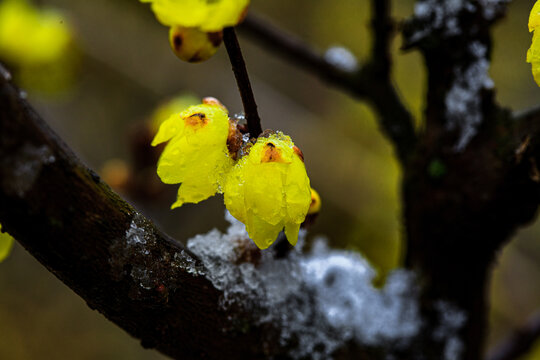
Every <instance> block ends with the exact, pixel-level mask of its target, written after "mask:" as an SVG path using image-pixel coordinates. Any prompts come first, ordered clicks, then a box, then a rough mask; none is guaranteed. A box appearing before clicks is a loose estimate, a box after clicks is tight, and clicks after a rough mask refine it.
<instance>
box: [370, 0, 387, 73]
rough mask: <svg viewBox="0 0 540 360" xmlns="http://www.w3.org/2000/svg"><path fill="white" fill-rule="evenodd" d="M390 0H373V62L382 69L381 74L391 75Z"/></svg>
mask: <svg viewBox="0 0 540 360" xmlns="http://www.w3.org/2000/svg"><path fill="white" fill-rule="evenodd" d="M390 5H391V3H390V0H372V1H371V10H372V12H373V15H372V19H373V20H372V27H373V51H372V52H373V54H372V57H373V63H374V64H377V66H378V67H379V68H380V69H381V74H385V75H386V76H387V77H389V76H390V67H391V55H390V38H391V35H392V20H391V19H390Z"/></svg>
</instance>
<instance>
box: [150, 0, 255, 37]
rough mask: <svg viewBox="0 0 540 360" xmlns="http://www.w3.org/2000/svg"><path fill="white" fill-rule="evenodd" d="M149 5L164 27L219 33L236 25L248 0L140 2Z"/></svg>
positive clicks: (151, 0) (157, 0) (159, 0)
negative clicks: (180, 27)
mask: <svg viewBox="0 0 540 360" xmlns="http://www.w3.org/2000/svg"><path fill="white" fill-rule="evenodd" d="M140 1H141V2H145V3H151V4H152V10H153V11H154V14H155V15H156V17H157V19H158V21H159V22H160V23H162V24H163V25H166V26H176V25H181V26H184V27H193V28H198V29H199V30H201V31H204V32H215V31H221V30H223V28H224V27H227V26H234V25H237V24H238V23H239V22H240V21H241V20H242V17H243V16H244V13H245V11H246V9H247V7H248V5H249V1H250V0H212V1H209V0H140Z"/></svg>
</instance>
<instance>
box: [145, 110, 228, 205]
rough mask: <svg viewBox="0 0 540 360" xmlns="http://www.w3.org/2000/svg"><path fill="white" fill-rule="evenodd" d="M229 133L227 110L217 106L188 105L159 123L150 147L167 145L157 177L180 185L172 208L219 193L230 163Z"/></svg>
mask: <svg viewBox="0 0 540 360" xmlns="http://www.w3.org/2000/svg"><path fill="white" fill-rule="evenodd" d="M228 133H229V118H228V115H227V110H226V109H225V108H224V107H223V106H222V105H220V104H219V103H216V104H201V105H195V106H190V107H189V108H188V109H186V110H185V111H183V112H181V113H179V114H174V115H172V116H171V117H169V118H168V119H167V120H165V121H164V122H163V123H162V124H161V126H160V128H159V131H158V133H157V134H156V137H155V138H154V141H153V142H152V145H153V146H156V145H158V144H161V143H163V142H166V141H168V142H169V143H168V144H167V145H166V147H165V149H164V150H163V153H162V154H161V157H160V159H159V161H158V167H157V172H158V175H159V177H160V178H161V181H163V182H164V183H166V184H178V183H182V185H180V188H179V189H178V198H177V201H176V202H175V203H174V204H172V206H171V208H172V209H174V208H176V207H180V206H182V205H183V204H184V203H186V202H187V203H198V202H199V201H202V200H206V199H208V198H209V197H210V196H212V195H214V194H215V193H216V192H221V188H220V186H221V184H222V183H223V178H224V176H225V174H226V172H227V171H228V170H229V169H230V168H231V166H232V164H233V160H232V158H231V157H230V156H229V152H228V149H227V137H228Z"/></svg>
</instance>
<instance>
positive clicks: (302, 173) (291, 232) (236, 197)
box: [224, 133, 311, 249]
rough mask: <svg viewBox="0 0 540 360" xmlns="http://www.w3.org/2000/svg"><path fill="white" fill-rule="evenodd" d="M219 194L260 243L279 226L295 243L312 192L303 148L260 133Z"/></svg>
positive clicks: (274, 234)
mask: <svg viewBox="0 0 540 360" xmlns="http://www.w3.org/2000/svg"><path fill="white" fill-rule="evenodd" d="M224 193H225V206H226V207H227V209H228V210H229V211H230V213H231V214H232V215H233V216H234V217H235V218H237V219H238V220H240V221H241V222H243V223H244V224H245V225H246V230H247V232H248V234H249V236H250V237H251V239H252V240H253V241H254V242H255V244H256V245H257V246H258V247H259V248H261V249H266V248H268V247H269V246H270V245H271V244H272V243H273V242H274V241H275V240H276V238H277V236H278V234H279V232H280V231H281V230H282V229H283V228H285V235H286V236H287V239H288V240H289V242H290V243H291V244H292V245H295V244H296V242H297V240H298V231H299V229H300V224H302V222H303V221H304V219H305V217H306V214H307V212H308V209H309V206H310V203H311V191H310V186H309V178H308V176H307V174H306V168H305V166H304V161H303V156H302V153H301V152H300V150H299V149H298V148H297V147H296V146H294V144H293V142H292V141H291V138H290V137H288V136H286V135H283V134H282V133H276V134H273V135H270V136H269V137H259V139H258V140H257V142H256V143H255V144H254V145H253V146H252V147H251V149H250V151H249V154H248V155H245V156H244V157H243V158H242V159H241V160H239V162H238V164H237V165H236V166H235V167H234V168H233V169H232V170H231V172H230V173H229V175H228V176H227V178H226V182H225V187H224Z"/></svg>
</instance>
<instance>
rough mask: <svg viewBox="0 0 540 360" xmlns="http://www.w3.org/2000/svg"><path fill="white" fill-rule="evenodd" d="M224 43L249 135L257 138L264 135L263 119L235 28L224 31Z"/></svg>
mask: <svg viewBox="0 0 540 360" xmlns="http://www.w3.org/2000/svg"><path fill="white" fill-rule="evenodd" d="M223 42H224V43H225V47H226V48H227V54H229V59H230V61H231V65H232V69H233V72H234V76H235V78H236V83H237V84H238V90H239V91H240V96H241V97H242V104H243V105H244V113H245V116H246V121H247V125H248V130H249V135H250V136H251V137H255V138H256V137H258V136H259V134H260V133H262V127H261V119H260V117H259V113H258V112H257V103H256V102H255V96H253V90H252V89H251V83H250V81H249V76H248V72H247V68H246V63H245V62H244V57H243V56H242V50H241V49H240V44H239V43H238V39H237V37H236V32H235V31H234V28H232V27H228V28H225V29H223Z"/></svg>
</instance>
